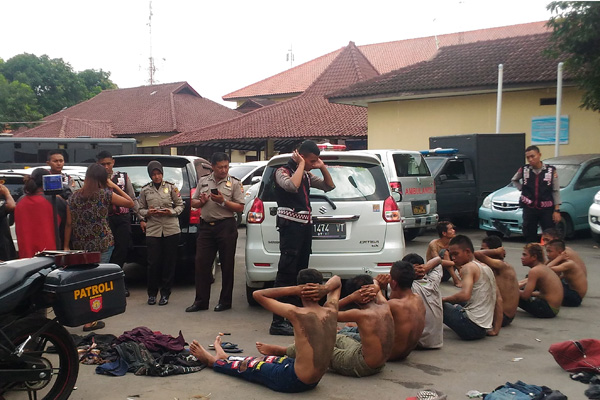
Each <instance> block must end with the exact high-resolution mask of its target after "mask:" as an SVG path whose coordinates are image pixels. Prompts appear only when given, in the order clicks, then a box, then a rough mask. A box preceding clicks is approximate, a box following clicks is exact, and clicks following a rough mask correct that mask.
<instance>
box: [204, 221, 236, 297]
mask: <svg viewBox="0 0 600 400" xmlns="http://www.w3.org/2000/svg"><path fill="white" fill-rule="evenodd" d="M237 238H238V229H237V222H236V220H235V218H225V219H223V220H220V221H216V222H215V223H214V224H213V225H211V224H210V223H208V222H204V221H202V222H200V225H199V226H198V238H197V239H196V298H195V300H194V303H197V304H200V306H201V307H208V303H209V300H210V286H211V285H212V282H213V276H212V266H213V263H214V261H215V256H216V255H217V252H219V260H220V261H221V295H220V297H219V304H223V305H226V306H231V302H232V301H231V300H232V296H233V270H234V267H235V248H236V246H237Z"/></svg>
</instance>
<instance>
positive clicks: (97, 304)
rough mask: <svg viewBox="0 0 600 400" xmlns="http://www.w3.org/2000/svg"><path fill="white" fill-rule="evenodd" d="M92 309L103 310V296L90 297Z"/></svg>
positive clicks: (94, 310)
mask: <svg viewBox="0 0 600 400" xmlns="http://www.w3.org/2000/svg"><path fill="white" fill-rule="evenodd" d="M90 310H92V311H93V312H100V310H102V296H97V297H92V298H91V299H90Z"/></svg>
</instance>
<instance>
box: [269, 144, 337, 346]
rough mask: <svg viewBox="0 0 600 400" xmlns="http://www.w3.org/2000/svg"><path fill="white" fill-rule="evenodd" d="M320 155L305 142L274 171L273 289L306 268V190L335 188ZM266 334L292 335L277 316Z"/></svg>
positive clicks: (308, 242)
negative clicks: (275, 262)
mask: <svg viewBox="0 0 600 400" xmlns="http://www.w3.org/2000/svg"><path fill="white" fill-rule="evenodd" d="M320 154H321V151H320V150H319V147H318V146H317V144H316V143H315V142H313V141H311V140H306V141H304V142H303V143H302V144H301V145H300V147H299V148H298V150H296V151H294V152H293V153H292V157H291V158H290V160H289V161H288V163H287V164H286V165H284V166H282V167H279V168H278V169H277V170H276V171H275V179H274V180H275V198H276V200H277V230H278V231H279V250H280V252H281V256H280V258H279V263H278V265H277V275H276V277H275V283H274V287H283V286H291V285H293V284H294V282H295V279H296V276H297V275H298V272H299V271H300V270H302V269H305V268H308V264H309V258H310V253H311V251H312V216H311V205H310V189H311V187H315V188H317V189H321V190H323V191H325V192H328V191H330V190H333V189H334V188H335V185H334V183H333V179H332V178H331V175H330V174H329V171H328V170H327V166H326V165H325V163H323V160H321V159H320V158H319V155H320ZM312 169H319V170H320V171H321V174H322V175H323V177H322V178H320V177H318V176H316V175H314V174H313V173H311V172H310V171H311V170H312ZM289 300H290V301H292V300H291V299H289ZM282 301H285V300H282ZM269 333H270V334H271V335H285V336H292V335H293V334H294V332H293V329H292V326H291V325H290V324H289V323H288V322H287V321H286V320H285V318H283V317H281V316H279V315H277V314H273V321H272V323H271V327H270V328H269Z"/></svg>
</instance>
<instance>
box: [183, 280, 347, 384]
mask: <svg viewBox="0 0 600 400" xmlns="http://www.w3.org/2000/svg"><path fill="white" fill-rule="evenodd" d="M321 282H323V275H322V274H321V273H320V272H319V271H317V270H315V269H304V270H302V271H300V273H298V276H297V283H298V284H297V285H296V286H288V287H278V288H270V289H262V290H257V291H255V292H254V294H253V295H254V299H255V300H256V301H257V302H258V303H259V304H260V305H262V306H263V307H264V308H266V309H267V310H269V311H271V312H274V313H277V314H280V315H282V316H283V317H285V318H287V319H288V320H289V321H291V323H292V325H293V326H294V327H295V328H296V329H294V344H293V345H291V346H289V347H288V348H286V347H283V346H277V345H268V344H264V343H261V342H256V347H257V349H258V351H259V352H260V353H261V354H263V355H264V357H243V359H242V360H240V358H239V357H232V358H229V357H227V354H225V352H224V351H223V349H222V347H221V343H220V337H217V339H216V340H215V344H214V346H215V350H217V354H216V356H213V355H212V354H211V353H209V352H208V351H206V350H205V349H204V348H203V347H202V346H201V345H200V344H199V343H198V342H197V341H195V340H194V342H193V343H192V344H191V345H190V351H191V353H192V354H193V355H194V356H196V357H197V358H198V359H199V360H200V361H202V362H204V363H205V364H207V365H208V366H209V367H212V368H213V370H215V371H216V372H220V373H223V374H227V375H231V376H237V377H240V378H242V379H245V380H247V381H249V382H255V383H259V384H262V385H265V386H267V387H268V388H269V389H272V390H275V391H278V392H286V393H295V392H304V391H307V390H311V389H314V388H315V387H316V386H317V384H318V383H319V381H320V380H321V378H322V377H323V375H325V372H327V369H328V368H329V363H330V360H331V354H332V351H333V345H334V343H335V337H336V327H337V314H338V302H339V298H340V286H341V280H340V278H339V277H338V276H334V277H332V278H331V279H329V280H328V281H327V283H326V284H325V285H323V284H321ZM325 295H327V301H326V302H325V304H324V305H323V306H322V307H321V306H320V305H319V303H318V302H319V300H320V299H321V298H322V297H323V296H325ZM289 296H299V297H300V298H301V300H302V305H303V306H302V307H296V306H294V305H292V304H288V303H283V302H281V301H280V300H279V299H281V298H282V297H289ZM286 353H287V355H286Z"/></svg>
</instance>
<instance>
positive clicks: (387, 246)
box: [246, 151, 405, 304]
mask: <svg viewBox="0 0 600 400" xmlns="http://www.w3.org/2000/svg"><path fill="white" fill-rule="evenodd" d="M290 157H291V154H284V155H279V156H275V157H273V158H272V159H271V160H270V161H269V163H268V164H267V168H265V172H264V174H263V178H262V182H261V184H260V189H259V192H258V195H257V196H256V197H255V199H254V201H253V203H252V206H251V208H250V211H249V212H248V214H247V218H246V224H247V225H246V227H247V230H246V289H247V299H248V302H249V303H250V304H254V301H253V298H252V292H253V291H254V290H255V289H258V288H263V287H268V286H271V285H272V284H273V282H274V281H275V275H276V274H277V264H278V262H279V255H280V253H279V232H278V231H277V229H276V227H275V226H276V225H275V218H276V214H277V203H276V201H275V192H274V188H275V185H274V182H273V179H274V172H275V170H276V169H277V168H279V167H280V166H283V165H285V164H286V163H287V162H288V160H289V159H290ZM320 158H321V159H322V160H323V162H325V164H326V165H327V170H328V171H329V173H330V174H331V177H332V178H333V182H334V183H335V189H333V190H332V191H329V192H323V191H322V190H319V189H316V188H311V190H310V201H311V205H312V223H313V242H312V254H311V256H310V265H309V266H310V268H315V269H317V270H319V271H321V273H323V277H324V278H325V279H327V278H329V277H331V276H333V275H339V276H340V277H341V278H342V279H348V278H351V277H354V276H356V275H358V274H370V275H372V276H373V277H375V276H376V275H378V274H381V273H389V271H390V267H391V265H392V263H393V262H394V261H397V260H400V259H402V257H403V256H404V248H405V245H404V237H403V232H402V224H401V221H400V215H399V212H398V206H397V203H396V201H395V200H394V198H393V197H392V193H391V191H390V187H389V185H388V181H387V179H386V176H385V173H384V172H383V168H382V166H381V162H380V161H379V159H378V158H377V157H376V156H374V155H372V154H366V153H359V152H328V151H323V152H321V155H320ZM311 172H312V173H314V174H315V175H317V176H320V173H321V171H320V170H318V169H316V170H313V171H311Z"/></svg>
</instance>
